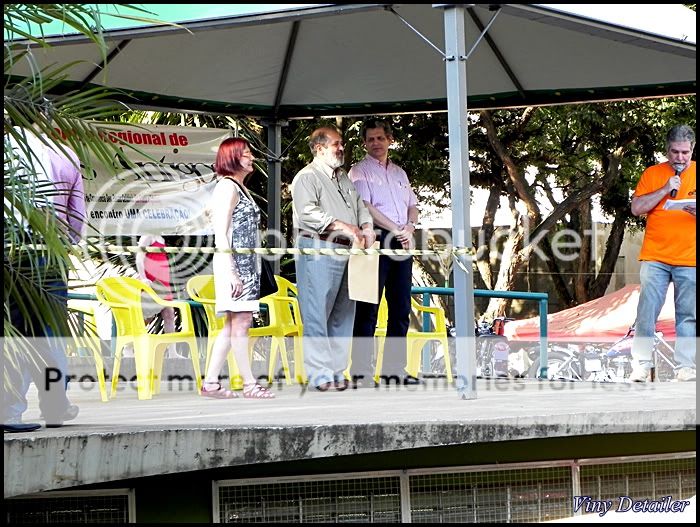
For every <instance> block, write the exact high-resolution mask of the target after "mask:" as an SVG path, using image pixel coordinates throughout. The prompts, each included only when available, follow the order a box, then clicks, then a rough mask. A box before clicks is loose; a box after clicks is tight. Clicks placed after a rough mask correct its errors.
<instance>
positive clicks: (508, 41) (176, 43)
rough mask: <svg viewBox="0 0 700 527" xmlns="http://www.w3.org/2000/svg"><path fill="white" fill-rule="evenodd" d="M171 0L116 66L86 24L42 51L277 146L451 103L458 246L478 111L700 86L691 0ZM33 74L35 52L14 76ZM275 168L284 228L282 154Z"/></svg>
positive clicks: (117, 41)
mask: <svg viewBox="0 0 700 527" xmlns="http://www.w3.org/2000/svg"><path fill="white" fill-rule="evenodd" d="M190 7H191V5H190ZM167 8H168V9H169V10H172V11H170V12H168V17H167V19H168V20H169V21H177V22H179V23H180V26H179V27H175V26H156V25H149V26H146V27H135V28H134V27H132V28H128V29H114V30H110V31H108V32H106V34H105V37H106V39H107V40H108V42H109V45H110V53H109V55H108V57H107V60H106V61H105V62H103V61H102V57H101V56H100V55H99V53H98V51H97V49H96V47H95V46H94V45H92V44H91V43H89V42H87V41H86V39H84V38H83V37H79V36H75V35H73V36H61V37H56V38H49V39H48V40H49V41H50V42H51V43H52V44H54V47H51V48H48V49H37V50H34V52H33V56H34V59H35V60H36V61H37V62H38V64H39V66H45V65H49V64H53V63H57V64H67V63H69V62H72V61H75V60H82V61H84V62H83V63H82V64H80V65H78V66H76V67H74V68H72V69H71V70H70V72H69V77H68V79H67V80H66V82H64V83H63V85H62V86H61V87H60V88H59V89H61V90H69V89H75V88H76V87H77V88H79V87H81V86H87V85H90V84H93V85H104V86H109V87H112V88H120V89H123V90H125V93H126V94H127V95H126V97H125V99H124V100H125V102H127V104H130V105H131V106H133V107H146V108H153V109H157V108H161V109H177V110H181V111H204V112H212V113H228V114H239V115H250V116H260V117H265V118H267V119H268V121H267V122H268V123H269V125H268V126H269V136H268V137H269V141H268V147H269V148H270V150H271V151H272V152H273V153H275V155H279V152H280V150H281V149H280V145H281V125H282V120H283V119H287V118H294V117H313V116H320V115H343V114H345V115H349V114H360V115H362V114H376V113H399V112H415V111H439V110H447V111H448V114H449V134H450V138H449V140H450V167H451V168H450V171H451V192H452V202H453V238H454V245H455V246H456V247H471V245H472V244H471V231H470V225H469V221H468V220H469V169H468V163H467V159H468V156H467V152H468V144H467V107H468V106H469V107H470V108H494V107H505V106H523V105H539V104H560V103H567V102H582V101H598V100H611V99H629V98H635V97H651V96H663V95H680V94H689V93H695V92H696V77H695V75H696V74H695V47H696V44H695V13H694V12H693V11H691V10H689V9H687V8H685V7H683V6H682V5H680V4H672V5H667V4H656V5H624V6H621V5H616V4H608V5H599V6H593V5H582V4H558V5H543V4H529V5H525V4H433V5H430V4H424V5H404V4H347V5H345V4H344V5H327V4H326V5H320V6H319V5H316V6H310V7H303V8H295V9H288V10H282V11H276V12H272V13H264V14H249V15H240V14H237V15H228V16H217V17H216V18H208V19H199V20H194V21H192V20H189V21H188V20H184V19H178V17H177V9H178V7H176V6H167ZM204 11H205V10H204V9H203V12H204ZM183 20H184V21H183ZM484 28H486V30H485V31H484ZM31 71H32V70H31V65H30V64H29V63H28V62H26V61H20V62H18V63H17V64H15V65H14V67H13V68H12V69H11V70H10V71H6V72H5V75H6V77H7V76H8V75H10V76H22V77H24V76H27V75H30V74H31ZM269 175H270V184H269V190H268V198H269V205H268V208H269V212H270V216H269V219H270V225H271V226H276V225H279V216H278V214H279V212H278V211H279V210H280V206H279V202H280V197H279V175H280V166H279V159H275V158H272V159H271V160H270V171H269ZM457 258H458V260H459V262H458V263H461V264H462V265H463V266H465V268H466V269H471V263H470V261H469V258H468V257H467V256H466V255H462V256H459V257H457ZM454 269H455V289H456V291H457V292H458V294H456V295H455V313H456V321H457V335H458V337H468V336H471V335H472V334H473V333H472V322H471V321H472V320H473V318H474V317H473V314H474V308H473V283H472V280H471V278H469V277H468V276H467V275H466V273H465V271H464V270H463V269H462V267H461V266H460V265H456V266H455V267H454ZM543 346H546V344H545V343H543ZM545 349H546V347H545ZM457 357H458V361H457V374H458V378H459V379H458V391H459V394H460V396H461V397H462V398H465V399H472V398H475V397H476V391H475V382H474V373H473V372H474V363H473V343H472V342H471V339H467V338H458V346H457ZM545 363H546V362H545Z"/></svg>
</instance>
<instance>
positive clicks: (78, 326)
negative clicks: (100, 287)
mask: <svg viewBox="0 0 700 527" xmlns="http://www.w3.org/2000/svg"><path fill="white" fill-rule="evenodd" d="M68 312H69V317H70V318H71V320H70V322H69V326H70V330H71V335H72V340H73V342H72V343H70V344H69V354H74V355H78V350H79V349H87V350H89V351H90V352H91V353H92V356H93V357H94V359H95V369H96V370H97V382H98V384H99V387H100V398H101V399H102V402H107V401H109V397H107V383H106V382H105V371H104V369H105V368H104V361H103V359H102V345H101V343H100V337H99V336H98V335H97V324H96V323H95V303H94V301H93V300H74V299H69V300H68Z"/></svg>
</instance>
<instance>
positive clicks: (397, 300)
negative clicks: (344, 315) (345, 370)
mask: <svg viewBox="0 0 700 527" xmlns="http://www.w3.org/2000/svg"><path fill="white" fill-rule="evenodd" d="M377 238H378V240H379V242H380V247H381V248H382V249H403V247H402V246H401V242H399V241H398V240H397V239H396V238H395V237H394V236H393V235H392V234H391V233H390V232H389V231H387V230H384V229H379V235H378V237H377ZM412 267H413V258H412V257H411V256H393V255H382V256H380V257H379V298H380V299H381V295H382V291H384V294H385V296H386V302H387V307H388V309H389V316H388V321H387V328H386V336H387V339H386V341H385V346H384V358H383V364H382V372H381V375H382V377H389V376H396V377H398V378H399V379H403V378H404V377H405V376H406V371H405V367H406V333H407V332H408V326H409V316H410V314H411V283H412V280H413V276H412ZM378 311H379V304H369V303H367V302H357V303H356V307H355V325H354V328H353V335H354V336H355V337H360V338H356V339H354V340H353V344H352V365H351V368H350V373H351V375H352V377H353V378H358V377H359V378H362V379H364V380H365V381H368V380H369V379H371V378H372V377H373V376H374V371H373V369H372V356H373V352H374V338H373V337H374V331H375V329H376V327H377V314H378Z"/></svg>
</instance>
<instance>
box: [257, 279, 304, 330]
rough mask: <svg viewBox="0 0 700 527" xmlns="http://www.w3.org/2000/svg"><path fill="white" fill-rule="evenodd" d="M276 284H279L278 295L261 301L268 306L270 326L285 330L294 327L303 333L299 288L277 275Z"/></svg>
mask: <svg viewBox="0 0 700 527" xmlns="http://www.w3.org/2000/svg"><path fill="white" fill-rule="evenodd" d="M275 282H277V293H275V294H274V295H270V296H268V297H265V298H261V299H260V302H261V303H264V304H266V305H267V308H268V315H269V319H270V325H278V326H283V327H285V328H290V327H293V326H294V327H297V328H299V330H300V331H301V328H302V327H303V326H302V321H301V311H300V309H299V302H298V301H297V287H296V286H295V285H294V284H293V283H292V282H290V281H289V280H287V279H286V278H282V277H281V276H278V275H275ZM268 300H269V301H268Z"/></svg>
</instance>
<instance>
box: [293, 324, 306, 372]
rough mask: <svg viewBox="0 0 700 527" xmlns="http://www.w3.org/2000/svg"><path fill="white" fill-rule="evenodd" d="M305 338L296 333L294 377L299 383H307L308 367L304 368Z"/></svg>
mask: <svg viewBox="0 0 700 527" xmlns="http://www.w3.org/2000/svg"><path fill="white" fill-rule="evenodd" d="M303 340H304V338H303V337H302V336H301V335H294V378H295V379H296V381H297V382H298V383H299V384H306V381H307V380H308V378H307V376H306V368H304V348H303Z"/></svg>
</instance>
